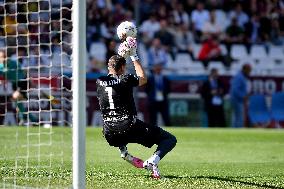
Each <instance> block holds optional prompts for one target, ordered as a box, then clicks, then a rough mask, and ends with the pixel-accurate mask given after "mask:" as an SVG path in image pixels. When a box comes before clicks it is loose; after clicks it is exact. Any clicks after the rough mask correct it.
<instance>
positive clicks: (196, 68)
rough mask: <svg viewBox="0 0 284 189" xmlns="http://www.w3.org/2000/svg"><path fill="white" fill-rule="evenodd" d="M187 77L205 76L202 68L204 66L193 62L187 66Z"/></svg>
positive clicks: (198, 62)
mask: <svg viewBox="0 0 284 189" xmlns="http://www.w3.org/2000/svg"><path fill="white" fill-rule="evenodd" d="M188 74H189V75H200V74H206V70H205V68H204V65H203V64H202V62H200V61H194V62H192V63H190V64H189V70H188Z"/></svg>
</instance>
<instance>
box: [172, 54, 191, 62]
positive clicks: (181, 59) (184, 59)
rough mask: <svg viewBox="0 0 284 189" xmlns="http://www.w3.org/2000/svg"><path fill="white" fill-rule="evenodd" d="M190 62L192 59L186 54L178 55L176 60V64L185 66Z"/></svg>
mask: <svg viewBox="0 0 284 189" xmlns="http://www.w3.org/2000/svg"><path fill="white" fill-rule="evenodd" d="M190 62H191V58H190V56H189V55H188V54H185V53H178V54H177V57H176V60H175V63H176V64H184V63H187V64H189V63H190Z"/></svg>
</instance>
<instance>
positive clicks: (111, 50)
mask: <svg viewBox="0 0 284 189" xmlns="http://www.w3.org/2000/svg"><path fill="white" fill-rule="evenodd" d="M106 47H107V52H106V60H109V59H110V57H112V56H113V55H116V54H117V53H116V42H115V40H110V41H106ZM107 62H108V61H106V63H107Z"/></svg>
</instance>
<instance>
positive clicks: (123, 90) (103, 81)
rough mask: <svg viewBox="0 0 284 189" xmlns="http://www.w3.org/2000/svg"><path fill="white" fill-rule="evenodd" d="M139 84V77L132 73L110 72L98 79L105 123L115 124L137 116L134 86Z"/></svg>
mask: <svg viewBox="0 0 284 189" xmlns="http://www.w3.org/2000/svg"><path fill="white" fill-rule="evenodd" d="M138 84H139V79H138V77H136V76H134V75H132V74H126V75H120V76H116V75H111V74H109V75H108V76H102V77H100V78H99V79H98V80H97V94H98V99H99V104H100V109H101V112H102V117H103V121H104V122H105V123H106V122H107V123H111V124H112V125H115V124H116V123H117V124H120V123H122V122H124V121H126V120H132V119H133V118H134V117H136V115H137V112H136V108H135V102H134V98H133V87H136V86H138Z"/></svg>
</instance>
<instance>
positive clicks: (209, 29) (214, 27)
mask: <svg viewBox="0 0 284 189" xmlns="http://www.w3.org/2000/svg"><path fill="white" fill-rule="evenodd" d="M202 32H203V35H215V36H219V37H221V36H220V35H221V33H222V28H221V26H220V25H219V23H217V22H216V14H215V11H211V12H210V19H209V20H208V21H206V22H205V23H204V26H203V28H202Z"/></svg>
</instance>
